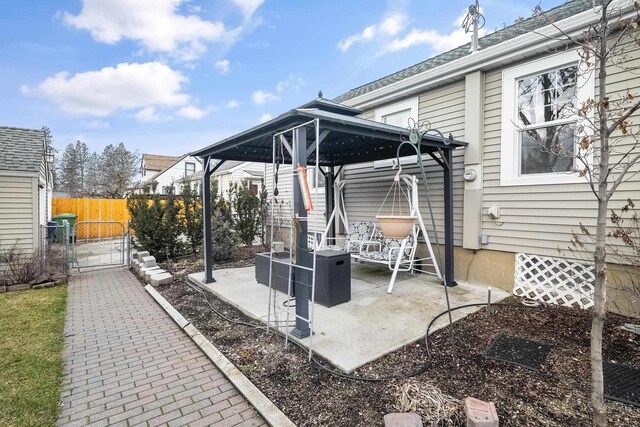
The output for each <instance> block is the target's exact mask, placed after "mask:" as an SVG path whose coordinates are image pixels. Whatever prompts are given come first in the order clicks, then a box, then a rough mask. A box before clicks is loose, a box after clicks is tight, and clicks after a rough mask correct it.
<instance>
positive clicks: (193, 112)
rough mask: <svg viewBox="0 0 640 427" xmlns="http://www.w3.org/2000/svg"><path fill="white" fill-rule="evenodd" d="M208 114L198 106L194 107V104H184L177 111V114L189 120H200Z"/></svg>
mask: <svg viewBox="0 0 640 427" xmlns="http://www.w3.org/2000/svg"><path fill="white" fill-rule="evenodd" d="M206 115H207V112H206V111H204V110H201V109H200V108H198V107H194V106H193V105H187V106H184V107H182V108H180V109H179V110H178V111H177V112H176V116H178V117H182V118H183V119H189V120H200V119H201V118H203V117H204V116H206Z"/></svg>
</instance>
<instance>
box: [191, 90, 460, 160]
mask: <svg viewBox="0 0 640 427" xmlns="http://www.w3.org/2000/svg"><path fill="white" fill-rule="evenodd" d="M361 113H362V111H360V110H357V109H355V108H351V107H347V106H345V105H341V104H338V103H335V102H332V101H329V100H326V99H322V98H319V99H317V100H314V101H311V102H309V103H307V104H305V105H303V106H301V107H299V108H296V109H293V110H290V111H288V112H286V113H284V114H282V115H280V116H278V117H276V118H274V119H272V120H270V121H268V122H265V123H262V124H260V125H258V126H256V127H253V128H251V129H249V130H246V131H244V132H241V133H239V134H237V135H234V136H232V137H230V138H226V139H223V140H222V141H219V142H216V143H215V144H212V145H210V146H208V147H205V148H203V149H201V150H198V151H195V152H193V153H191V154H192V155H194V156H199V157H202V158H207V157H210V158H212V159H217V160H241V161H245V162H260V163H271V161H272V154H273V151H272V148H273V135H274V134H276V133H279V132H283V131H285V130H287V129H290V128H293V127H295V126H299V125H302V124H304V123H307V122H309V121H311V120H314V119H319V120H320V126H321V130H322V132H323V135H321V137H323V136H324V138H323V140H322V144H321V145H320V156H319V158H320V160H319V163H320V166H342V165H348V164H353V163H363V162H369V161H374V160H382V159H391V158H395V157H396V150H397V148H398V145H400V142H401V139H400V138H401V137H405V138H406V137H407V135H408V130H407V129H406V128H401V127H398V126H392V125H388V124H384V123H379V122H375V121H373V120H367V119H362V118H359V117H356V116H357V115H358V114H361ZM314 132H315V131H314V129H313V127H309V128H307V140H308V141H313V140H314V139H315V135H314ZM325 135H326V136H325ZM465 145H466V144H465V143H463V142H460V141H455V140H454V141H452V142H451V144H449V145H447V144H444V143H443V141H442V139H441V138H439V137H436V136H425V138H424V139H423V142H422V152H423V154H431V153H437V152H438V149H442V150H451V149H454V148H457V147H464V146H465ZM284 154H285V162H291V156H290V155H289V153H288V152H286V151H285V153H284ZM412 154H415V152H414V151H413V150H411V148H410V147H407V149H406V150H403V152H401V153H400V155H401V156H407V155H412ZM315 161H316V156H315V153H309V155H308V158H307V164H308V165H315Z"/></svg>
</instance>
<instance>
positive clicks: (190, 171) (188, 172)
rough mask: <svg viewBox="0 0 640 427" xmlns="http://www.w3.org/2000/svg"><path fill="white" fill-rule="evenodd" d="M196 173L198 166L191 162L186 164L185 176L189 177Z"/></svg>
mask: <svg viewBox="0 0 640 427" xmlns="http://www.w3.org/2000/svg"><path fill="white" fill-rule="evenodd" d="M195 172H196V164H195V163H191V162H185V164H184V174H185V176H189V175H191V174H193V173H195Z"/></svg>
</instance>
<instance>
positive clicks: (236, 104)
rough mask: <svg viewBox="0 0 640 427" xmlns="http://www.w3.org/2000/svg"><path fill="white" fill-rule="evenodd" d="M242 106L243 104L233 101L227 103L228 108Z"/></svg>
mask: <svg viewBox="0 0 640 427" xmlns="http://www.w3.org/2000/svg"><path fill="white" fill-rule="evenodd" d="M241 105H242V102H240V101H238V100H235V99H232V100H231V101H229V102H227V108H238V107H240V106H241Z"/></svg>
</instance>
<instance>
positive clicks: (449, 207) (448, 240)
mask: <svg viewBox="0 0 640 427" xmlns="http://www.w3.org/2000/svg"><path fill="white" fill-rule="evenodd" d="M441 155H442V160H443V163H444V166H443V168H442V169H443V171H444V277H445V281H446V283H445V286H456V285H457V283H456V282H455V280H454V279H453V277H454V275H453V150H451V149H447V150H442V151H441Z"/></svg>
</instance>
